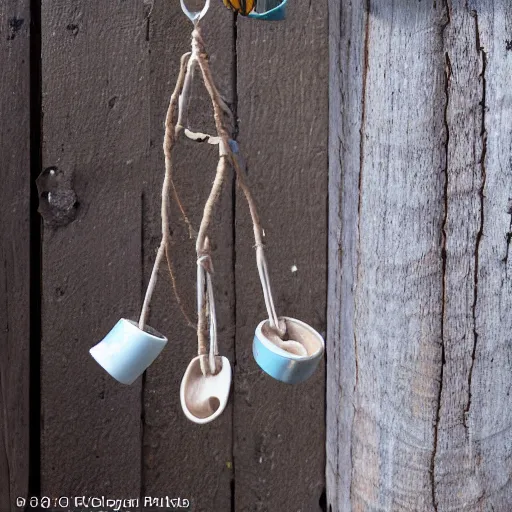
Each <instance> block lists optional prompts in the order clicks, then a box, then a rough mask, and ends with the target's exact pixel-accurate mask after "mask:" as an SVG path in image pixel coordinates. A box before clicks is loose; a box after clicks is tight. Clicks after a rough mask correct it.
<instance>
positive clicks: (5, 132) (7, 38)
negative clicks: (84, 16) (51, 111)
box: [0, 0, 30, 512]
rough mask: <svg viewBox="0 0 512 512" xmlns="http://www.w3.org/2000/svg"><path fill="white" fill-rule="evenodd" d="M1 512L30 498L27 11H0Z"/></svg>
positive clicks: (15, 6)
mask: <svg viewBox="0 0 512 512" xmlns="http://www.w3.org/2000/svg"><path fill="white" fill-rule="evenodd" d="M0 115H1V118H2V120H3V123H2V127H1V128H0V180H1V182H2V185H1V186H0V219H1V223H2V229H1V231H0V510H3V511H6V512H7V511H9V510H14V509H15V507H16V497H18V496H21V497H27V495H28V468H29V343H30V309H29V308H30V299H29V294H30V284H29V278H30V9H29V2H28V1H11V0H9V1H7V2H2V3H1V4H0Z"/></svg>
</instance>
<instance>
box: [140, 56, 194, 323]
mask: <svg viewBox="0 0 512 512" xmlns="http://www.w3.org/2000/svg"><path fill="white" fill-rule="evenodd" d="M189 58H190V52H188V53H185V54H184V55H183V56H182V57H181V65H180V73H179V75H178V80H177V82H176V87H175V89H174V92H173V93H172V96H171V100H170V102H169V108H168V110H167V116H166V120H165V136H164V145H163V147H164V154H165V176H164V182H163V185H162V208H161V217H162V240H161V242H160V246H159V247H158V252H157V253H156V258H155V263H154V265H153V270H152V272H151V277H150V279H149V284H148V287H147V290H146V295H145V297H144V303H143V305H142V310H141V313H140V317H139V329H141V330H144V327H145V325H146V322H147V317H148V314H149V305H150V303H151V298H152V296H153V292H154V290H155V286H156V281H157V277H158V270H159V268H160V264H161V262H162V259H163V257H164V255H165V256H166V259H167V263H168V267H169V273H170V275H171V282H172V286H173V290H174V295H175V297H176V300H177V302H178V306H179V308H180V310H181V312H182V314H183V315H184V317H185V318H186V320H187V323H188V324H189V325H190V326H192V327H193V328H194V329H195V327H194V324H193V323H192V321H191V320H190V318H189V317H188V315H187V313H186V312H185V310H184V308H183V305H182V303H181V300H180V297H179V295H178V292H177V288H176V279H175V275H174V271H173V268H172V265H171V258H170V237H169V204H168V203H169V201H168V200H169V192H170V189H171V188H172V189H173V190H174V196H175V198H176V199H177V202H178V204H180V205H181V202H180V201H179V198H178V195H177V192H176V188H175V187H174V182H173V179H172V174H173V166H172V150H173V147H174V144H175V142H176V134H175V130H174V124H173V119H174V117H175V115H176V108H177V107H178V102H179V96H180V93H181V90H182V88H183V83H184V81H185V77H186V70H187V63H188V60H189Z"/></svg>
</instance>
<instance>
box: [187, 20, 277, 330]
mask: <svg viewBox="0 0 512 512" xmlns="http://www.w3.org/2000/svg"><path fill="white" fill-rule="evenodd" d="M192 55H193V56H194V57H196V58H197V59H198V62H199V67H200V69H201V72H202V75H203V80H204V84H205V87H206V90H207V91H208V94H209V96H210V99H211V102H212V105H213V111H214V120H215V127H216V130H217V135H218V137H219V138H220V143H219V146H220V147H219V150H220V152H221V154H224V153H225V154H227V155H228V157H229V160H230V162H231V164H232V165H233V167H234V169H235V172H236V175H237V180H238V183H239V185H240V188H241V189H242V191H243V193H244V195H245V198H246V200H247V203H248V205H249V212H250V214H251V219H252V224H253V232H254V239H255V242H256V244H255V247H256V263H257V266H258V273H259V276H260V281H261V285H262V288H263V295H264V298H265V305H266V308H267V313H268V317H269V322H270V327H271V328H272V329H273V330H275V331H277V333H278V334H279V336H280V337H283V336H284V335H285V334H286V326H285V324H284V322H281V324H280V323H279V320H278V317H277V314H276V311H275V306H274V300H273V297H272V291H271V288H270V278H269V274H268V267H267V262H266V258H265V253H264V249H263V247H264V244H263V236H262V228H261V224H260V220H259V215H258V212H257V209H256V203H255V202H254V199H253V197H252V194H251V191H250V189H249V186H248V185H247V183H246V181H245V177H244V174H243V172H242V170H241V169H240V165H239V163H238V159H237V158H236V156H235V155H234V154H233V151H232V150H231V146H230V144H229V140H230V137H229V135H228V132H227V130H226V128H225V126H224V124H223V121H222V114H223V112H225V111H226V109H227V106H226V104H225V102H224V101H223V100H222V98H221V96H220V94H219V91H218V90H217V88H216V87H215V84H214V82H213V78H212V76H211V72H210V66H209V63H208V57H207V54H206V51H205V46H204V41H203V39H202V37H201V32H200V28H199V26H198V25H196V27H195V29H194V31H193V32H192Z"/></svg>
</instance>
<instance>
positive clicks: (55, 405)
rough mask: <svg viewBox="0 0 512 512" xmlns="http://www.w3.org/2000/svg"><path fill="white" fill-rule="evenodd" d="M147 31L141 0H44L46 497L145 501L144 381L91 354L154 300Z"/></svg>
mask: <svg viewBox="0 0 512 512" xmlns="http://www.w3.org/2000/svg"><path fill="white" fill-rule="evenodd" d="M145 35H146V23H145V11H144V9H143V6H142V5H139V4H138V3H136V2H123V1H121V0H116V1H112V2H99V1H93V2H67V1H65V0H62V1H55V2H48V3H46V2H45V3H43V5H42V69H43V77H42V80H43V114H44V122H43V126H42V131H43V167H44V171H43V174H42V176H41V177H40V178H39V180H38V184H39V187H40V189H41V200H40V211H41V213H42V215H43V217H44V232H43V305H42V310H43V318H42V331H43V332H42V334H43V340H42V370H41V371H42V389H41V391H42V434H41V450H42V454H41V466H42V467H41V487H42V493H43V495H49V496H66V495H67V496H77V495H78V496H80V495H82V494H84V495H86V496H102V495H104V496H107V497H117V498H136V497H138V496H139V493H140V483H141V457H140V453H141V428H140V422H141V420H140V414H141V406H140V403H141V400H140V395H141V390H140V382H137V383H135V384H133V385H132V386H130V387H127V386H123V385H121V384H119V383H118V382H117V381H114V379H112V378H111V377H110V376H109V375H107V374H106V372H105V371H104V370H103V369H102V368H101V367H100V366H99V365H98V364H97V363H96V362H95V361H94V360H93V359H92V357H90V355H89V353H88V351H89V349H90V348H91V347H92V346H93V345H94V344H95V343H97V342H98V341H99V340H100V339H102V337H103V336H104V335H106V334H107V332H108V331H109V330H110V329H111V328H112V327H113V325H114V324H115V323H116V322H117V321H118V319H119V318H121V317H127V318H137V317H138V313H139V308H140V305H141V282H142V276H141V228H142V226H141V176H142V175H143V174H144V173H145V172H147V167H148V166H147V155H148V149H149V136H148V134H149V116H148V112H149V108H148V96H147V76H146V67H147V53H148V49H147V44H146V40H145Z"/></svg>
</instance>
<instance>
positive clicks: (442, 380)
mask: <svg viewBox="0 0 512 512" xmlns="http://www.w3.org/2000/svg"><path fill="white" fill-rule="evenodd" d="M330 16H331V26H330V44H331V61H330V74H331V87H330V98H331V112H330V129H331V139H330V157H331V160H330V168H331V171H330V199H331V204H330V244H331V245H330V251H329V254H330V261H329V264H330V279H329V315H328V319H329V327H328V329H329V353H328V361H329V366H328V385H327V498H328V499H327V501H328V504H329V505H330V506H331V507H332V510H333V511H334V510H336V511H350V510H390V511H391V510H393V511H394V510H404V511H405V510H408V511H431V510H439V511H448V510H471V511H473V510H474V511H483V510H509V509H510V508H511V507H512V490H511V485H510V477H511V474H512V467H511V464H510V446H511V436H510V425H511V414H512V413H510V400H511V399H510V396H509V390H510V386H511V382H512V379H511V373H510V334H509V333H510V330H511V329H510V315H509V314H508V313H509V309H510V305H511V301H512V299H511V297H512V289H511V287H510V281H509V280H508V274H507V271H508V272H509V271H510V267H509V265H510V263H509V261H508V250H509V242H510V234H509V232H510V231H511V227H510V226H511V223H510V222H511V213H510V207H511V206H510V197H511V193H510V190H511V189H512V186H511V185H512V183H511V181H512V172H511V164H510V161H509V160H510V155H509V153H510V147H511V140H512V134H511V132H512V123H511V117H510V109H511V97H510V95H511V93H510V86H509V83H510V66H511V58H512V57H511V52H510V48H511V47H512V45H511V44H510V42H509V36H508V35H509V34H510V28H511V27H510V24H511V21H512V15H511V11H510V6H509V5H507V2H504V1H498V0H497V1H494V2H477V1H474V2H469V3H468V2H462V1H460V2H459V1H453V2H452V1H450V2H448V4H445V3H444V2H443V3H440V2H434V3H425V2H421V3H411V2H406V1H400V2H393V3H391V2H385V1H371V2H366V5H358V4H356V3H354V4H352V5H350V4H346V3H344V2H342V3H341V4H340V2H339V1H337V0H333V1H331V2H330Z"/></svg>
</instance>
